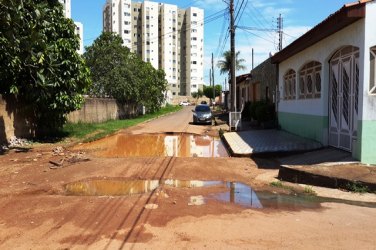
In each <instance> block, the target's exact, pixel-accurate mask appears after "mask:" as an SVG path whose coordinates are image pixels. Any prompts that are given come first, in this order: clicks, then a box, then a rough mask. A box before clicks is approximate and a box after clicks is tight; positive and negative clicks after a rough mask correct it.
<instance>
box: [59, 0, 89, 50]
mask: <svg viewBox="0 0 376 250" xmlns="http://www.w3.org/2000/svg"><path fill="white" fill-rule="evenodd" d="M59 2H60V3H61V4H62V5H63V9H64V15H65V17H66V18H71V16H72V15H71V0H59ZM74 24H75V25H76V30H75V33H76V35H78V37H79V38H80V48H79V49H78V50H77V53H78V54H80V55H82V54H83V53H84V26H83V24H82V23H80V22H74Z"/></svg>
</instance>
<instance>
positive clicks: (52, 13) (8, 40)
mask: <svg viewBox="0 0 376 250" xmlns="http://www.w3.org/2000/svg"><path fill="white" fill-rule="evenodd" d="M78 48H79V38H78V36H76V35H75V25H74V23H73V21H72V20H71V19H67V18H65V17H64V14H63V9H62V5H61V4H60V3H59V2H58V1H57V0H55V1H53V0H49V1H47V0H1V2H0V82H1V84H0V94H2V95H3V96H8V97H9V96H10V97H12V98H14V99H16V100H17V102H19V103H22V104H23V105H22V106H23V108H24V109H26V111H27V112H25V113H27V114H33V115H31V116H32V117H29V118H27V119H29V122H34V123H36V124H37V126H38V127H39V128H40V127H46V126H48V127H52V128H57V127H60V126H61V125H62V124H63V122H64V121H65V119H64V116H65V114H67V113H68V112H71V111H73V110H75V109H78V108H79V107H80V105H81V104H82V102H83V96H82V94H84V93H85V91H86V89H87V88H88V86H89V85H90V75H89V70H88V68H87V67H86V65H85V63H84V60H83V59H82V58H81V56H80V55H78V54H77V52H76V50H77V49H78Z"/></svg>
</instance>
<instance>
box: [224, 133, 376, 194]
mask: <svg viewBox="0 0 376 250" xmlns="http://www.w3.org/2000/svg"><path fill="white" fill-rule="evenodd" d="M223 139H224V141H225V143H226V144H227V146H228V148H229V150H230V152H231V155H232V156H237V157H250V156H251V155H255V154H256V155H257V154H260V153H280V152H291V153H294V152H296V154H293V155H290V156H287V157H281V158H276V159H275V160H277V162H279V164H280V167H279V174H278V178H279V179H280V180H283V181H289V182H293V183H303V184H308V185H315V186H323V187H330V188H341V189H346V190H351V191H356V190H360V189H363V190H367V191H369V192H376V166H367V165H364V164H361V163H360V162H358V161H356V160H355V159H353V158H352V157H351V153H350V152H346V151H343V150H340V149H336V148H331V147H327V148H323V146H322V145H321V144H320V143H318V142H315V141H312V140H309V139H305V138H302V137H299V136H295V135H292V134H289V133H287V132H284V131H280V130H252V131H241V132H230V133H225V134H224V135H223ZM304 151H306V152H304ZM271 157H273V156H271Z"/></svg>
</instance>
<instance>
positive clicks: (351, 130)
mask: <svg viewBox="0 0 376 250" xmlns="http://www.w3.org/2000/svg"><path fill="white" fill-rule="evenodd" d="M375 24H376V1H374V0H361V1H357V2H355V3H350V4H346V5H344V6H343V7H342V8H341V9H339V10H338V11H337V12H335V13H333V14H332V15H330V16H329V17H328V18H327V19H325V20H324V21H322V22H321V23H320V24H318V25H317V26H315V27H314V28H312V29H311V30H310V31H308V32H307V33H306V34H304V35H303V36H301V37H300V38H298V39H297V40H295V41H294V42H293V43H291V44H290V45H289V46H287V47H286V48H285V49H283V50H281V51H280V52H278V53H277V54H275V55H274V56H273V57H272V62H273V63H276V64H278V85H279V86H278V88H279V101H278V103H277V111H278V120H279V124H280V126H281V128H282V129H283V130H286V131H289V132H291V133H294V134H297V135H300V136H303V137H307V138H311V139H314V140H316V141H319V142H321V143H322V144H323V145H328V146H333V147H336V148H340V149H343V150H346V151H349V152H352V155H353V157H355V158H356V159H359V160H360V161H361V162H364V163H371V164H376V74H375V72H376V62H375V57H376V27H375Z"/></svg>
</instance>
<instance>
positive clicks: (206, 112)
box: [192, 104, 212, 124]
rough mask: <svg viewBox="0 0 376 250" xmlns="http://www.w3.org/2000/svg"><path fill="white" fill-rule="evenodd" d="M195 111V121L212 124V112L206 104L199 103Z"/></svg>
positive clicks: (195, 122)
mask: <svg viewBox="0 0 376 250" xmlns="http://www.w3.org/2000/svg"><path fill="white" fill-rule="evenodd" d="M192 112H193V123H194V124H198V123H203V124H212V112H211V110H210V107H209V106H208V105H206V104H200V105H197V106H196V108H195V109H194V110H192Z"/></svg>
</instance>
